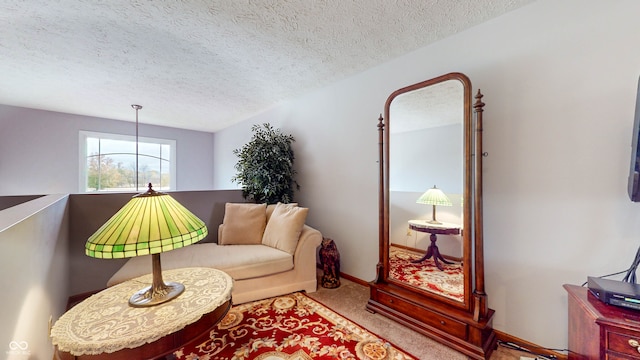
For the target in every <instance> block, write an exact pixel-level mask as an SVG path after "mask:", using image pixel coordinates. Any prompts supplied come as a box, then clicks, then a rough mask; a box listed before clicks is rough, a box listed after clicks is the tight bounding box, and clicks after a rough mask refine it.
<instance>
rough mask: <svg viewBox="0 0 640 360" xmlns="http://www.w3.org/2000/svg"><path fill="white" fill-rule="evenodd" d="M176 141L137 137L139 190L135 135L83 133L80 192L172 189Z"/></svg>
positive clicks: (81, 132)
mask: <svg viewBox="0 0 640 360" xmlns="http://www.w3.org/2000/svg"><path fill="white" fill-rule="evenodd" d="M175 154H176V142H175V140H167V139H154V138H143V137H139V138H138V156H137V169H138V171H137V172H138V189H137V190H136V178H135V174H136V138H135V136H128V135H117V134H106V133H97V132H88V131H80V191H81V192H92V191H140V192H142V191H145V190H146V189H147V184H148V183H151V184H152V185H153V188H154V189H155V190H173V189H175V183H176V175H175V174H176V171H175V169H176V164H175V158H176V156H175Z"/></svg>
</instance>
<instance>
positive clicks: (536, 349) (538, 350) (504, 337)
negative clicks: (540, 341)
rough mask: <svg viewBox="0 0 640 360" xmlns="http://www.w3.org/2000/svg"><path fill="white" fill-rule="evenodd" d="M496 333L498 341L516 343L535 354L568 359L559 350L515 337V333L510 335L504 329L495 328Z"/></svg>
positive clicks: (563, 359) (560, 359) (562, 359)
mask: <svg viewBox="0 0 640 360" xmlns="http://www.w3.org/2000/svg"><path fill="white" fill-rule="evenodd" d="M494 331H495V333H496V337H497V338H498V342H500V341H503V342H507V343H513V344H516V345H518V346H520V347H523V348H525V349H527V350H529V351H531V352H532V353H535V354H540V355H545V356H553V357H555V358H556V359H558V360H567V359H568V356H567V355H566V354H561V353H558V352H555V351H553V350H549V349H547V348H544V347H541V346H540V345H536V344H534V343H532V342H529V341H526V340H523V339H520V338H518V337H515V336H513V335H509V334H507V333H504V332H502V331H499V330H495V329H494Z"/></svg>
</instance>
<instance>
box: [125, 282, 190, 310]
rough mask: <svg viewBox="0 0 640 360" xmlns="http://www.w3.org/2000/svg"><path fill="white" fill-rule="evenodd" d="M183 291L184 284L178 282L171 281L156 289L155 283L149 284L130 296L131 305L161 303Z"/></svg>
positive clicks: (141, 305) (142, 305)
mask: <svg viewBox="0 0 640 360" xmlns="http://www.w3.org/2000/svg"><path fill="white" fill-rule="evenodd" d="M183 291H184V285H182V284H180V283H177V282H169V283H166V284H164V286H161V287H160V288H155V289H154V286H153V285H149V286H147V287H145V288H144V289H141V290H138V291H137V292H136V293H135V294H133V295H132V296H131V298H129V305H131V306H133V307H145V306H154V305H159V304H162V303H165V302H167V301H169V300H171V299H173V298H176V297H178V295H180V294H182V292H183Z"/></svg>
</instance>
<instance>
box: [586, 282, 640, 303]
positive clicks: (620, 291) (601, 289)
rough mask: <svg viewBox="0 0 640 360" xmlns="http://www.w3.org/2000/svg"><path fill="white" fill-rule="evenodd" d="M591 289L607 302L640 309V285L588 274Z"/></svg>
mask: <svg viewBox="0 0 640 360" xmlns="http://www.w3.org/2000/svg"><path fill="white" fill-rule="evenodd" d="M587 287H588V288H589V291H591V293H592V294H593V295H594V296H595V297H597V298H598V299H600V301H602V302H604V303H605V304H610V305H615V306H622V307H625V308H628V309H634V310H640V285H638V284H634V283H629V282H625V281H619V280H607V279H602V278H598V277H593V276H587Z"/></svg>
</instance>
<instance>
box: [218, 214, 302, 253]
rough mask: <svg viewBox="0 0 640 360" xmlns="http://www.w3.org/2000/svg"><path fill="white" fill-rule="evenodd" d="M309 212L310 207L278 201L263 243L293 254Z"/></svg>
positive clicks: (265, 230) (265, 231) (263, 237)
mask: <svg viewBox="0 0 640 360" xmlns="http://www.w3.org/2000/svg"><path fill="white" fill-rule="evenodd" d="M308 212H309V209H308V208H302V207H297V206H295V205H294V204H282V203H278V204H277V205H276V207H275V209H274V210H273V214H272V215H271V217H270V219H269V222H268V223H267V226H266V228H265V229H264V235H263V236H262V243H263V244H264V245H268V246H271V247H274V248H276V249H280V250H282V251H286V252H287V253H289V254H291V255H293V253H294V252H295V251H296V246H297V245H298V239H299V238H300V233H301V232H302V226H304V222H305V220H306V219H307V213H308ZM225 226H226V225H225Z"/></svg>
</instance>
